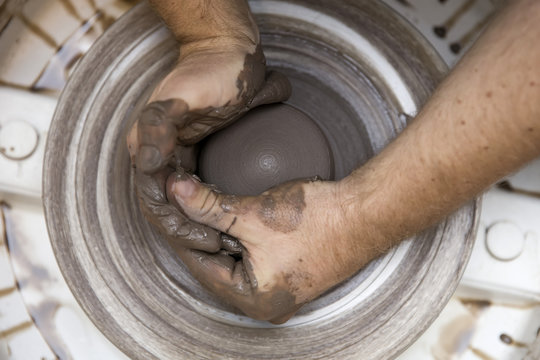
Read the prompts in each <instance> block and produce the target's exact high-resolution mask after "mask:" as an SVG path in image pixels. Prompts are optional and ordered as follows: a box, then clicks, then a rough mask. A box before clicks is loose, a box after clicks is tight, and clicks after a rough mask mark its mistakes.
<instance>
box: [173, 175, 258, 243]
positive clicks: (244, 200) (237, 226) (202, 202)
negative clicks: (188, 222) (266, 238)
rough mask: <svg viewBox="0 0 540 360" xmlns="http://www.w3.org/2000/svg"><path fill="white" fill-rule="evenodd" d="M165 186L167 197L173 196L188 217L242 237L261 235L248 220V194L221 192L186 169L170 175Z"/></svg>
mask: <svg viewBox="0 0 540 360" xmlns="http://www.w3.org/2000/svg"><path fill="white" fill-rule="evenodd" d="M167 188H168V191H170V193H171V197H170V198H169V199H171V200H175V201H176V203H177V204H178V206H179V207H180V208H181V209H182V211H183V212H184V213H185V214H186V215H187V216H188V217H189V218H190V219H192V220H194V221H196V222H199V223H202V224H206V225H208V226H211V227H213V228H215V229H218V230H220V231H222V232H225V233H228V234H230V235H232V236H235V237H238V238H241V239H242V240H243V241H249V239H251V238H256V237H258V236H257V235H260V234H257V232H256V229H255V228H253V225H252V223H253V222H250V221H249V209H250V205H249V203H250V198H249V197H242V196H231V195H224V194H220V193H218V192H216V191H215V190H214V189H212V188H210V187H209V186H206V185H203V184H201V183H200V182H199V181H197V180H196V179H194V178H193V177H192V176H190V175H189V174H187V173H176V174H175V175H171V176H170V177H169V180H168V185H167ZM250 223H251V224H250Z"/></svg>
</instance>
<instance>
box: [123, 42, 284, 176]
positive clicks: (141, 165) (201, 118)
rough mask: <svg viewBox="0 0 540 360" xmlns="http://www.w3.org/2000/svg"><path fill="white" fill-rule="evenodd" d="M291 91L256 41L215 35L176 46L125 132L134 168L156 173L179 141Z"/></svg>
mask: <svg viewBox="0 0 540 360" xmlns="http://www.w3.org/2000/svg"><path fill="white" fill-rule="evenodd" d="M290 93H291V87H290V84H289V82H288V80H287V78H286V77H285V76H284V75H282V74H280V73H276V72H269V73H266V62H265V57H264V54H263V53H262V49H261V47H260V45H257V46H256V45H255V44H253V43H251V44H246V45H245V46H244V45H242V44H239V43H231V42H228V41H226V40H220V41H217V42H215V41H214V42H213V43H208V42H205V41H203V42H200V43H196V42H195V43H189V44H188V45H186V46H185V47H182V46H181V47H180V58H179V61H178V63H177V65H176V66H175V68H174V69H173V70H172V71H171V72H170V73H169V74H168V75H167V76H166V77H165V78H164V79H163V80H162V81H161V82H160V83H159V84H158V85H157V87H156V88H155V90H154V92H153V93H152V95H151V96H150V99H149V102H148V105H147V106H146V108H145V109H144V110H143V111H142V114H141V116H140V117H139V119H138V121H137V122H136V123H135V124H134V125H133V127H132V129H131V131H130V133H129V135H128V148H129V151H130V155H131V158H132V161H133V163H134V164H135V165H136V167H137V169H138V170H139V171H143V172H145V173H147V174H153V173H156V172H158V171H160V170H162V169H163V168H164V167H166V166H167V164H168V163H169V162H170V161H171V160H173V158H174V156H175V148H176V146H177V145H178V144H181V145H183V146H191V145H194V144H196V143H197V142H198V141H200V140H201V139H203V138H204V137H206V136H207V135H209V134H211V133H212V132H214V131H217V130H219V129H221V128H223V127H225V126H227V125H229V124H230V123H231V122H233V121H234V120H236V119H238V118H239V117H241V116H242V114H244V113H245V112H246V111H248V110H249V109H251V108H253V107H256V106H258V105H262V104H269V103H274V102H279V101H284V100H286V99H287V98H288V97H289V96H290ZM178 154H179V152H176V155H178ZM180 154H181V152H180ZM177 160H178V159H177ZM186 161H187V160H186ZM189 161H190V162H193V159H191V160H189ZM177 162H178V161H177ZM184 167H186V166H184Z"/></svg>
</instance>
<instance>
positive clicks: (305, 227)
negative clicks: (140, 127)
mask: <svg viewBox="0 0 540 360" xmlns="http://www.w3.org/2000/svg"><path fill="white" fill-rule="evenodd" d="M338 189H339V183H335V182H323V181H316V180H311V181H294V182H290V183H286V184H283V185H280V186H278V187H276V188H273V189H271V190H268V191H266V192H264V193H263V194H261V195H260V196H255V197H239V196H231V195H223V194H220V193H218V192H216V191H214V190H213V189H211V188H209V187H207V186H205V185H203V184H201V183H200V182H199V181H198V180H197V179H195V178H193V177H192V176H190V175H188V174H186V173H184V172H180V173H179V174H178V173H177V174H171V175H170V176H169V179H168V181H167V195H168V198H169V201H170V202H171V203H175V204H176V206H177V209H178V210H179V211H181V212H183V213H185V214H186V215H187V216H188V217H189V218H190V219H192V220H194V221H197V222H200V223H202V224H206V225H208V226H211V227H212V228H215V229H218V230H220V231H222V232H224V233H227V234H230V235H231V236H234V237H236V238H237V239H238V240H239V241H240V243H241V249H242V252H241V254H238V253H236V254H231V253H229V252H228V251H218V252H212V253H211V252H204V251H198V250H193V249H190V248H183V249H180V251H179V252H178V253H179V255H180V257H181V259H182V260H183V261H184V263H185V264H186V265H187V266H188V268H189V269H190V271H191V272H192V274H193V276H194V277H195V278H197V280H199V281H200V282H201V283H202V284H203V285H204V286H205V287H207V288H208V289H209V290H211V291H212V292H213V293H215V294H216V295H218V296H220V297H221V298H223V299H224V300H225V301H227V302H228V303H230V304H232V305H234V306H236V307H237V308H239V309H240V310H242V311H243V312H244V313H245V314H246V315H248V316H250V317H252V318H255V319H260V320H269V321H271V322H273V323H282V322H285V321H287V320H288V319H289V318H290V317H291V316H292V315H293V314H294V313H295V312H296V311H297V310H298V309H299V308H300V307H301V306H302V305H303V304H304V303H306V302H308V301H310V300H312V299H314V298H316V297H317V296H319V295H320V294H322V293H323V292H324V291H326V290H327V289H329V288H331V287H332V286H334V285H335V284H337V283H339V282H341V281H343V280H345V279H346V278H348V277H349V276H351V275H352V274H354V272H356V271H357V270H358V269H359V268H360V267H361V266H363V265H365V264H366V263H367V262H368V261H369V260H371V259H372V258H373V257H374V256H375V252H373V251H369V250H366V251H365V252H364V253H363V254H362V255H357V254H356V252H355V251H354V249H352V248H351V247H350V246H349V245H350V241H351V239H350V238H348V237H347V236H346V231H343V230H345V229H346V227H345V226H344V224H342V223H341V221H342V216H341V210H340V199H339V196H338V195H339V190H338ZM377 254H378V252H377ZM239 255H241V257H240V256H239Z"/></svg>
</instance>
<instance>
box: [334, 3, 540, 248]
mask: <svg viewBox="0 0 540 360" xmlns="http://www.w3.org/2000/svg"><path fill="white" fill-rule="evenodd" d="M539 24H540V3H539V2H538V1H535V0H526V1H515V2H512V4H511V5H510V6H509V7H508V8H506V9H504V10H503V11H502V13H501V14H500V15H499V17H498V18H497V19H496V20H495V21H494V22H493V23H492V24H491V26H490V27H489V29H488V30H487V31H486V33H485V34H484V35H483V36H482V38H481V39H480V40H479V41H478V43H477V44H476V45H475V46H474V47H473V49H472V50H471V51H470V52H469V53H468V54H467V55H466V56H465V58H464V59H463V60H462V61H461V62H460V63H459V64H458V65H457V66H456V68H455V69H454V70H453V71H452V73H451V74H450V75H449V76H448V78H447V79H446V80H445V81H444V82H443V84H442V85H441V86H440V87H439V88H438V90H437V91H436V92H435V94H434V95H433V97H432V98H431V99H430V101H429V102H428V103H427V104H426V106H425V107H424V109H423V110H422V111H421V112H420V114H419V115H418V116H417V117H416V119H415V120H414V121H413V122H412V124H411V125H409V126H408V127H407V129H406V130H405V131H404V132H403V133H402V134H401V135H400V136H399V137H398V138H397V139H396V140H395V141H394V142H393V143H392V144H390V145H389V146H388V147H387V148H386V149H385V150H384V151H383V152H381V154H379V155H378V156H377V157H375V158H374V159H373V160H372V161H370V162H369V163H368V164H366V166H364V167H362V168H360V169H358V170H357V171H355V172H354V173H353V174H352V175H350V176H349V177H347V178H346V179H344V180H343V181H342V182H341V183H340V194H341V196H342V202H343V210H344V214H345V218H346V220H345V222H346V223H347V224H348V225H347V227H348V233H349V235H350V239H351V247H352V249H355V250H356V253H357V254H360V253H362V252H363V251H364V252H365V248H366V246H367V248H368V249H377V251H379V250H381V249H385V248H389V247H390V246H392V245H395V244H396V243H397V242H399V241H400V240H401V239H403V238H405V237H407V236H410V235H412V234H414V233H417V232H419V231H421V230H423V229H425V228H427V227H428V226H430V225H432V224H434V223H436V222H438V221H440V220H441V219H442V218H444V217H445V216H446V215H448V214H449V213H450V212H452V211H453V210H455V209H457V208H458V207H459V206H460V205H462V204H463V203H464V202H465V201H467V200H468V199H470V198H472V197H474V196H475V195H478V194H479V193H481V192H482V191H483V190H484V189H485V188H486V187H488V186H489V185H491V184H492V183H494V182H495V181H496V180H498V179H499V178H500V177H502V176H503V175H505V174H507V173H510V172H512V171H515V170H516V169H518V168H519V167H520V166H522V165H524V164H525V163H526V162H528V161H530V160H532V159H533V158H534V157H536V156H538V155H539V154H540V47H539V46H538V39H540V25H539ZM360 216H361V218H360ZM358 231H361V233H358ZM359 238H364V239H366V238H368V239H372V240H369V241H371V242H372V243H371V244H365V243H363V244H361V245H359V243H358V242H355V239H359ZM355 244H357V245H356V246H355Z"/></svg>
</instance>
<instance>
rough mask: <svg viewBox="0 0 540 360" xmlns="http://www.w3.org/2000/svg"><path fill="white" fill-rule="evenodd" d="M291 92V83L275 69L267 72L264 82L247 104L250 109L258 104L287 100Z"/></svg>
mask: <svg viewBox="0 0 540 360" xmlns="http://www.w3.org/2000/svg"><path fill="white" fill-rule="evenodd" d="M291 93H292V87H291V83H290V82H289V79H287V77H286V76H285V75H283V74H282V73H280V72H277V71H271V72H270V73H268V76H267V78H266V82H265V84H264V85H263V87H262V88H261V90H259V92H258V93H257V94H256V95H255V97H254V98H253V100H251V102H250V103H249V104H248V107H249V108H250V109H253V108H254V107H257V106H259V105H265V104H273V103H277V102H282V101H285V100H287V99H288V98H289V97H290V96H291Z"/></svg>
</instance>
